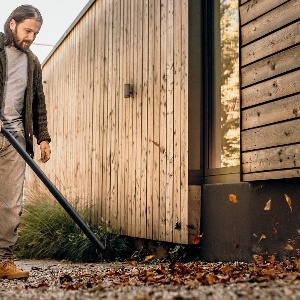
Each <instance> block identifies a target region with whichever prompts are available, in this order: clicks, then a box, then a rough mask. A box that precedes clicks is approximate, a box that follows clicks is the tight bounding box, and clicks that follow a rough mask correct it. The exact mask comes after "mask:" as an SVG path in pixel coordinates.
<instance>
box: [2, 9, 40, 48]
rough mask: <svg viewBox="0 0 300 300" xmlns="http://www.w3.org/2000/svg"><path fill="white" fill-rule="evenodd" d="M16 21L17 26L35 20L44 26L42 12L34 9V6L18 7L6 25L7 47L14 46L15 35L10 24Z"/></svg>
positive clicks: (5, 42)
mask: <svg viewBox="0 0 300 300" xmlns="http://www.w3.org/2000/svg"><path fill="white" fill-rule="evenodd" d="M12 19H14V20H15V22H16V24H17V25H18V24H20V23H22V22H24V21H25V20H26V19H34V20H36V21H38V22H40V23H41V24H43V17H42V15H41V13H40V11H39V10H38V9H37V8H35V7H33V6H32V5H21V6H18V7H17V8H16V9H15V10H14V11H13V12H12V13H11V14H10V16H9V17H8V19H7V20H6V22H5V24H4V34H5V41H4V44H5V46H9V45H12V44H13V34H12V32H11V30H10V26H9V23H10V21H11V20H12Z"/></svg>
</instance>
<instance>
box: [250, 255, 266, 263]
mask: <svg viewBox="0 0 300 300" xmlns="http://www.w3.org/2000/svg"><path fill="white" fill-rule="evenodd" d="M252 257H253V260H254V262H255V263H257V264H259V265H260V264H263V263H264V258H263V257H262V255H258V254H253V256H252Z"/></svg>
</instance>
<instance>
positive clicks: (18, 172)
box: [0, 132, 26, 260]
mask: <svg viewBox="0 0 300 300" xmlns="http://www.w3.org/2000/svg"><path fill="white" fill-rule="evenodd" d="M13 135H14V137H15V138H16V139H17V140H18V142H19V143H20V145H22V147H23V148H24V149H25V138H24V135H23V132H16V133H14V134H13ZM25 168H26V163H25V161H24V160H23V158H22V157H21V155H20V154H19V153H18V152H17V151H16V150H15V149H14V147H13V146H12V145H11V144H10V143H9V141H8V140H7V139H6V138H5V137H4V136H3V135H2V134H1V133H0V260H4V259H12V255H13V246H14V245H15V243H16V242H17V239H18V226H19V224H20V218H21V214H22V208H23V186H24V179H25Z"/></svg>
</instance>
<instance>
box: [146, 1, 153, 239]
mask: <svg viewBox="0 0 300 300" xmlns="http://www.w3.org/2000/svg"><path fill="white" fill-rule="evenodd" d="M148 1H149V2H148V7H149V17H148V20H147V21H148V24H147V23H146V22H147V21H146V20H145V21H144V28H145V29H144V30H147V29H148V34H147V35H146V34H145V33H144V47H143V48H144V51H146V50H145V49H146V48H147V49H148V55H149V57H148V66H147V68H148V86H147V97H148V99H147V102H148V107H147V110H148V120H147V128H148V140H147V142H148V152H147V186H146V188H147V194H146V216H145V217H146V229H147V232H146V238H147V239H152V236H153V229H152V224H153V218H154V216H153V191H154V188H153V185H154V180H153V178H154V163H153V162H154V135H153V130H154V122H153V121H154V115H153V111H154V89H153V87H154V53H155V34H154V30H155V29H154V27H155V5H154V1H152V0H148ZM145 5H146V3H145ZM145 23H146V24H145ZM147 25H148V26H147ZM146 28H147V29H146ZM146 36H147V37H148V40H147V39H146V38H145V37H146ZM144 56H145V55H144ZM145 69H146V65H144V70H145ZM144 97H146V95H145V96H144ZM144 101H145V100H144Z"/></svg>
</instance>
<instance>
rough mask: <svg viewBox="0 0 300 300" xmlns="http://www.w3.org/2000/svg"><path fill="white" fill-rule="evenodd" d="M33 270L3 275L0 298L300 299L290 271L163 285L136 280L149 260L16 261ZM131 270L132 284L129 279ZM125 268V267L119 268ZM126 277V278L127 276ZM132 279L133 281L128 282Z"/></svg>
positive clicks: (295, 278) (148, 299)
mask: <svg viewBox="0 0 300 300" xmlns="http://www.w3.org/2000/svg"><path fill="white" fill-rule="evenodd" d="M16 263H17V265H18V266H20V267H22V268H23V269H25V270H28V271H30V275H31V276H30V277H29V278H28V279H27V280H7V279H4V280H0V299H3V300H6V299H7V300H11V299H20V300H23V299H24V300H25V299H28V300H29V299H32V300H34V299H43V300H44V299H45V300H47V299H53V300H60V299H64V300H65V299H68V300H73V299H76V300H79V299H80V300H85V299H87V300H90V299H91V300H92V299H120V300H151V299H157V300H158V299H163V300H171V299H172V300H183V299H188V300H192V299H211V300H214V299H220V300H221V299H222V300H223V299H224V300H226V299H230V300H235V299H264V300H268V299H300V281H299V279H298V278H297V277H288V278H284V279H280V280H271V281H267V282H235V283H234V282H233V283H226V284H211V285H195V284H193V283H192V282H191V283H190V284H186V285H179V286H175V285H171V284H168V285H162V284H156V283H155V282H153V284H149V282H148V283H145V284H140V282H139V283H137V284H136V285H134V284H133V283H134V282H135V281H134V274H135V272H137V270H138V268H146V269H147V268H149V265H148V266H145V265H138V266H129V265H128V264H127V263H111V264H73V263H67V262H58V261H30V260H28V261H26V260H25V261H17V262H16ZM119 269H122V274H125V275H126V274H127V273H126V272H127V271H129V272H130V273H128V274H129V275H128V276H130V277H131V278H130V280H131V281H130V282H131V284H130V285H129V284H124V282H125V281H124V280H125V279H124V275H120V276H117V275H118V273H117V272H118V270H119ZM120 274H121V273H120ZM122 278H123V279H122ZM127 283H128V282H127Z"/></svg>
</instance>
